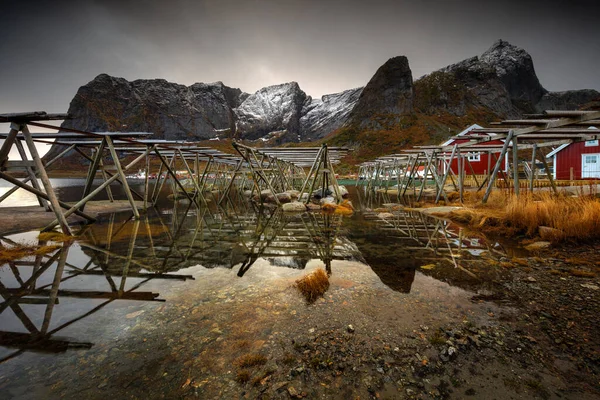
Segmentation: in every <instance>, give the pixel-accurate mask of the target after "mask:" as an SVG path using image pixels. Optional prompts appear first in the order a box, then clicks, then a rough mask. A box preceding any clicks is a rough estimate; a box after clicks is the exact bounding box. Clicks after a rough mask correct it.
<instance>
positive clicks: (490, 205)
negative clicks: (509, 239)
mask: <svg viewBox="0 0 600 400" xmlns="http://www.w3.org/2000/svg"><path fill="white" fill-rule="evenodd" d="M481 198H482V194H480V193H470V194H469V195H468V196H467V198H466V200H465V204H466V207H465V208H464V209H460V210H455V211H453V212H451V213H450V214H449V215H448V217H449V218H450V219H451V220H453V221H455V222H457V223H459V224H463V225H466V226H468V227H471V228H474V229H476V230H484V231H491V232H492V233H493V232H494V231H495V232H496V233H506V234H510V235H512V234H516V233H523V234H525V235H527V236H528V237H536V236H538V234H539V231H540V227H549V228H552V229H548V230H545V231H544V232H543V235H544V237H543V239H544V240H548V241H551V242H553V243H558V242H561V241H563V240H588V239H597V238H600V201H598V200H597V199H596V198H595V197H594V196H577V197H573V196H567V195H564V194H561V195H558V196H556V195H553V194H552V193H550V192H543V193H539V194H537V193H536V194H531V193H527V194H523V195H521V196H520V197H516V196H514V195H507V194H506V193H503V192H501V191H496V192H492V196H490V198H489V199H488V202H487V203H486V204H481Z"/></svg>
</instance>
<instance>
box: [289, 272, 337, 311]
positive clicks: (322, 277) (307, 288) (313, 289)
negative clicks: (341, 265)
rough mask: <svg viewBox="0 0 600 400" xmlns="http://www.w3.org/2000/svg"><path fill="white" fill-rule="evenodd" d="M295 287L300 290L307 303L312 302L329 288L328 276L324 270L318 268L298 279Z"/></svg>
mask: <svg viewBox="0 0 600 400" xmlns="http://www.w3.org/2000/svg"><path fill="white" fill-rule="evenodd" d="M295 287H296V288H297V289H298V291H300V293H301V294H302V295H303V296H304V298H305V299H306V301H307V302H308V303H314V302H315V301H316V300H317V299H318V298H319V297H321V296H323V295H324V294H325V292H326V291H327V289H329V277H328V276H327V272H325V270H323V269H321V268H319V269H317V270H315V271H313V272H311V273H310V274H308V275H306V276H304V277H302V278H300V279H298V280H297V281H296V284H295Z"/></svg>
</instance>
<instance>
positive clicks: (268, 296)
mask: <svg viewBox="0 0 600 400" xmlns="http://www.w3.org/2000/svg"><path fill="white" fill-rule="evenodd" d="M259 262H260V264H259V265H255V266H254V267H253V268H252V269H251V270H249V271H248V273H247V274H246V276H245V277H244V279H238V280H235V279H233V280H232V278H233V276H232V274H233V271H231V270H227V269H221V268H218V269H206V268H202V267H194V268H191V269H188V270H183V271H180V272H181V273H192V274H193V275H194V276H195V278H196V280H195V281H194V282H193V284H191V285H190V284H189V283H172V284H170V285H169V286H168V287H165V286H164V285H162V286H161V290H162V291H163V293H165V295H164V297H165V299H166V300H167V302H166V303H158V304H155V303H153V304H144V305H142V306H140V305H139V304H136V303H135V302H129V303H128V304H125V305H119V306H117V305H115V306H114V307H109V308H107V309H105V310H102V311H101V312H99V313H97V314H96V317H95V318H94V321H93V322H90V323H89V324H88V325H87V326H76V325H75V326H73V328H72V329H70V330H68V331H66V332H64V334H65V335H67V336H73V337H76V338H77V339H78V340H86V339H89V340H91V341H93V342H94V343H95V344H94V346H93V347H92V348H91V349H90V350H86V351H71V352H67V353H63V354H61V355H58V356H44V355H41V354H33V353H26V354H23V355H21V356H20V357H18V358H15V359H12V360H10V361H8V362H6V363H4V364H3V365H2V370H1V372H2V373H1V376H0V389H1V390H2V393H3V395H6V398H9V399H25V398H46V399H53V398H75V397H76V398H79V399H96V398H98V399H99V398H106V397H107V396H108V397H111V396H112V397H115V398H124V397H128V398H148V396H150V398H210V399H220V398H281V399H289V398H323V397H324V398H337V399H347V398H358V397H360V398H390V399H395V398H466V397H472V398H498V399H519V398H535V397H539V398H558V397H561V398H567V399H582V398H590V399H591V398H594V395H595V393H596V392H594V390H595V389H594V387H593V386H592V380H591V379H590V380H586V379H585V376H583V375H581V374H579V375H573V373H574V371H575V372H577V371H579V368H581V367H582V365H579V364H578V363H577V362H567V363H563V364H561V366H562V368H563V370H561V369H559V368H558V367H556V366H553V362H554V360H555V359H557V358H558V357H559V353H555V352H558V351H560V350H561V347H560V345H558V347H557V345H556V344H553V343H551V342H549V341H548V340H549V339H551V338H552V337H549V339H548V340H546V338H545V335H547V333H546V332H545V331H544V330H543V329H541V326H540V324H539V323H538V320H539V319H540V318H541V316H543V315H542V314H540V312H539V311H538V312H537V313H534V312H533V308H530V307H533V306H532V305H529V302H528V301H526V302H524V303H525V304H523V302H519V303H518V304H517V302H514V301H513V300H514V298H513V296H516V297H524V296H525V295H526V294H527V293H533V294H532V296H534V295H535V293H537V292H534V290H535V289H532V286H531V285H532V283H533V282H532V281H531V280H523V279H521V275H522V274H523V273H524V271H522V270H521V269H519V268H520V267H515V269H514V270H512V272H513V273H514V277H515V279H514V281H513V282H506V283H508V284H509V285H508V286H507V291H506V293H499V294H497V295H498V296H500V297H502V298H501V299H497V300H496V301H495V302H494V301H489V300H486V299H485V296H483V297H482V296H479V297H475V298H474V294H473V293H472V292H468V291H465V290H462V289H459V288H457V287H453V286H450V285H448V284H446V283H443V282H440V281H438V280H436V279H433V278H431V277H428V276H427V275H425V274H424V273H422V272H417V273H416V275H415V279H414V282H413V284H412V288H411V292H410V293H409V294H406V293H401V292H397V291H393V290H390V289H389V288H388V287H387V286H386V285H384V284H383V283H382V282H381V281H380V280H379V279H378V277H377V276H376V275H375V274H374V273H373V272H372V271H371V270H370V268H369V267H368V266H366V265H364V264H361V263H356V262H344V261H335V262H334V263H333V264H332V269H333V274H332V277H331V280H330V282H331V287H330V289H329V291H328V292H327V293H326V295H325V297H324V298H322V299H320V300H318V301H317V302H315V303H314V304H312V305H307V304H306V302H305V301H304V300H303V299H302V297H301V296H300V295H299V294H298V293H297V292H296V291H295V289H293V288H292V287H291V286H292V284H293V282H294V279H295V278H296V277H297V276H298V274H297V272H296V271H294V270H290V269H282V268H276V267H272V266H269V263H268V262H266V261H259ZM321 266H322V263H320V262H311V263H310V264H309V265H308V266H307V269H308V270H312V269H314V268H318V267H321ZM536 271H538V269H536V268H532V270H531V271H529V272H527V274H529V275H531V274H534V276H535V273H536ZM539 273H542V274H543V273H545V272H544V271H543V270H542V269H540V270H539ZM529 275H527V277H528V276H529ZM535 279H536V280H537V278H535ZM540 281H542V279H541V278H540ZM561 282H562V281H561ZM538 284H539V283H538ZM574 287H575V286H574ZM545 290H546V289H542V290H541V292H540V293H547V292H545ZM524 298H525V297H524ZM517 307H525V308H524V309H523V308H517ZM530 309H531V311H529V310H530ZM550 313H551V312H549V314H550ZM525 314H526V315H527V316H525ZM557 318H560V317H557ZM578 324H579V322H578ZM538 328H540V329H538ZM582 329H587V326H584V325H582ZM589 339H594V338H593V337H589ZM565 345H567V346H570V344H568V342H565ZM567 354H568V353H567ZM564 368H566V369H564ZM581 373H583V374H586V373H587V374H588V376H590V375H589V374H590V372H585V371H582V372H581ZM574 376H575V377H577V381H575V380H573V377H574ZM580 379H581V381H579V380H580ZM587 381H589V383H587V384H586V385H582V382H587ZM596 389H597V388H596Z"/></svg>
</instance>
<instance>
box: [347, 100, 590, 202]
mask: <svg viewBox="0 0 600 400" xmlns="http://www.w3.org/2000/svg"><path fill="white" fill-rule="evenodd" d="M492 125H493V127H490V128H479V129H473V130H472V131H471V133H473V134H474V135H469V136H454V137H452V138H451V139H456V140H465V139H467V141H465V142H462V143H454V144H452V145H449V146H417V147H416V148H414V149H410V150H405V151H403V152H401V153H399V154H393V155H390V156H386V157H381V158H378V159H376V160H374V161H372V162H367V163H363V164H361V165H360V166H359V177H358V179H357V184H359V183H360V181H361V179H360V178H361V177H362V178H363V179H362V181H363V182H364V184H365V186H366V187H367V189H368V190H375V188H376V187H380V186H382V187H383V188H382V190H384V191H385V192H389V191H390V183H391V182H392V181H393V180H395V181H396V188H397V189H395V194H396V195H397V196H398V198H400V197H403V196H405V195H406V194H407V192H409V189H412V193H413V195H414V196H416V198H417V201H419V200H420V199H421V197H422V195H423V193H424V190H425V188H426V187H427V186H428V185H430V186H432V187H433V190H434V192H435V202H436V203H437V202H439V201H440V199H441V198H442V197H443V198H444V200H446V201H447V200H448V188H447V186H446V185H447V183H450V184H451V185H452V186H451V188H452V189H453V191H456V192H458V193H459V197H460V200H461V201H463V199H464V197H463V196H464V188H465V180H466V179H467V178H470V179H472V181H473V182H474V183H475V186H476V187H477V191H481V190H484V189H485V193H484V196H483V199H482V201H483V202H484V203H485V202H487V200H488V198H489V196H490V193H491V191H492V188H493V187H494V186H500V187H508V188H512V190H513V191H514V193H515V195H517V196H518V195H519V194H520V188H521V187H524V188H526V189H529V190H531V191H533V190H534V188H535V187H539V186H541V185H539V175H540V173H539V171H538V170H537V167H536V165H537V161H539V162H540V163H541V164H542V165H543V166H544V175H545V178H546V179H547V182H548V184H549V186H550V187H552V190H553V191H554V192H555V193H557V188H556V184H555V182H554V180H553V178H552V174H551V173H550V169H549V166H548V164H547V161H546V155H545V154H544V152H543V148H544V147H553V146H559V145H562V144H565V143H573V142H578V141H588V140H596V139H598V138H599V137H600V134H598V133H597V131H594V130H589V129H588V128H589V127H590V126H600V111H545V112H543V113H541V114H529V115H526V116H525V118H523V119H518V120H504V121H501V122H497V123H493V124H492ZM498 140H501V141H502V142H503V144H492V143H490V142H492V141H498ZM529 150H530V151H531V157H530V160H531V162H530V164H528V163H527V161H529V160H527V161H525V162H523V161H522V160H520V158H519V154H520V152H521V154H523V152H524V151H529ZM482 152H486V153H488V154H489V155H490V157H489V158H488V160H489V159H491V158H492V157H494V158H495V162H494V163H491V162H490V164H489V167H488V169H487V173H486V174H485V175H484V176H476V175H475V174H474V172H473V168H472V166H471V165H470V162H469V160H468V157H469V156H471V155H475V154H479V153H482ZM496 154H497V155H498V156H496ZM509 154H510V156H509ZM454 160H456V161H457V165H458V168H457V169H458V170H457V171H456V172H454V171H453V170H452V168H451V163H452V162H453V161H454ZM505 160H506V167H507V171H506V172H508V173H506V172H505V171H503V170H502V168H501V167H502V164H503V162H504V161H505ZM536 160H537V161H536ZM522 164H525V165H526V166H527V168H525V172H526V180H524V181H523V182H521V180H522V179H523V178H522V177H521V176H520V173H519V172H520V165H522ZM521 170H523V169H521ZM448 180H450V182H448ZM392 190H394V189H392ZM392 193H394V192H392ZM409 193H410V192H409Z"/></svg>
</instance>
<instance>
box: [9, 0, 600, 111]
mask: <svg viewBox="0 0 600 400" xmlns="http://www.w3.org/2000/svg"><path fill="white" fill-rule="evenodd" d="M598 8H599V6H598V5H596V2H595V1H586V0H583V1H556V0H554V1H552V0H551V1H544V2H542V1H528V0H521V1H502V2H486V1H480V0H478V1H475V0H446V1H432V0H421V1H418V2H417V1H408V0H405V1H402V0H395V1H392V0H388V1H384V0H370V1H358V0H355V1H347V0H346V1H342V0H330V1H327V0H319V1H312V0H279V1H267V0H194V1H192V0H171V1H158V0H156V1H150V0H141V1H116V0H114V1H113V0H108V1H106V0H96V1H85V0H80V1H61V0H55V1H35V0H33V1H32V0H30V1H22V0H19V1H1V0H0V13H1V14H2V15H3V20H4V21H5V24H4V27H3V34H2V38H1V39H0V54H1V57H0V87H1V88H2V97H0V112H11V111H24V110H33V109H38V110H47V111H54V112H59V111H66V110H67V108H68V103H69V101H70V99H71V98H72V97H73V95H74V94H75V92H76V91H77V88H78V87H79V86H81V85H83V84H85V83H87V82H88V81H90V80H91V79H93V78H94V77H95V76H96V75H98V74H100V73H103V72H105V73H108V74H111V75H116V76H122V77H125V78H127V79H138V78H165V79H168V80H171V81H175V82H179V83H183V84H192V83H194V82H211V81H217V80H221V81H223V82H225V83H226V84H228V85H230V86H235V87H240V88H241V89H242V90H245V91H248V92H252V91H255V90H257V89H258V88H260V87H263V86H266V85H271V84H276V83H281V82H286V81H292V80H295V81H298V82H299V83H300V86H301V87H302V88H303V89H304V90H305V91H306V92H307V93H309V94H311V95H313V96H318V95H322V94H325V93H332V92H336V91H341V90H344V89H348V88H352V87H357V86H362V85H364V84H365V83H366V82H367V81H368V80H369V78H370V77H371V76H372V75H373V73H374V72H375V70H376V69H377V68H378V67H379V66H380V65H381V64H382V63H384V62H385V61H386V60H387V59H388V58H390V57H393V56H396V55H406V56H408V58H409V62H410V64H411V68H412V70H413V75H414V77H415V78H417V77H419V76H421V75H423V74H426V73H429V72H431V71H433V70H435V69H438V68H441V67H443V66H446V65H448V64H450V63H453V62H457V61H460V60H462V59H464V58H467V57H470V56H474V55H477V54H481V53H482V52H483V51H485V50H486V49H487V48H488V47H489V46H490V45H491V44H492V43H493V42H494V41H495V40H496V39H499V38H502V39H505V40H508V41H509V42H511V43H513V44H516V45H518V46H520V47H523V48H525V49H526V50H527V51H529V52H530V54H531V55H532V57H533V59H534V63H535V66H536V70H537V72H538V75H539V77H540V80H541V82H542V84H543V85H544V86H545V87H546V88H548V89H550V90H567V89H578V88H595V89H600V82H599V80H598V78H597V76H598V74H597V68H596V66H597V65H598V63H599V61H600V51H599V50H600V34H599V33H600V32H599V29H598V28H597V24H596V23H595V21H594V20H593V19H594V18H595V16H596V15H597V11H598Z"/></svg>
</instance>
